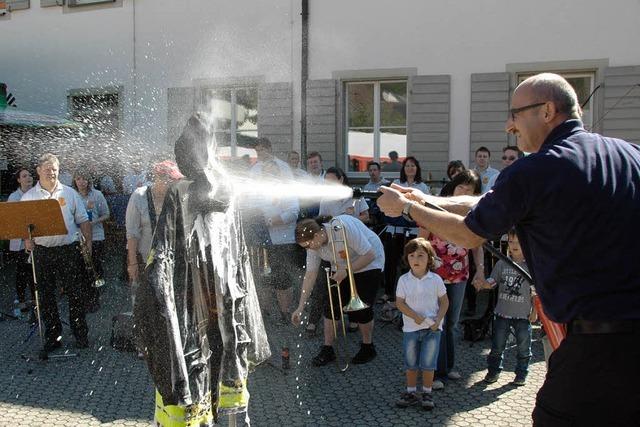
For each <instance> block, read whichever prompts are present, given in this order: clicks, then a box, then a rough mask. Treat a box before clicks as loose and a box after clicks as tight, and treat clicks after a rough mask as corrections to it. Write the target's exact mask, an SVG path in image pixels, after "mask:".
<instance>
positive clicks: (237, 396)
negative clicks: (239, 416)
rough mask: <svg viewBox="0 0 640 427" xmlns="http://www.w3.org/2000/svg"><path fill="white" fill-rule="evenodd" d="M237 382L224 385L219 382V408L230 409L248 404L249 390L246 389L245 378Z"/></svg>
mask: <svg viewBox="0 0 640 427" xmlns="http://www.w3.org/2000/svg"><path fill="white" fill-rule="evenodd" d="M238 383H239V384H237V385H234V386H226V385H224V384H223V383H219V384H218V385H219V388H220V399H219V406H218V408H219V409H230V408H240V407H246V406H247V405H248V404H249V390H247V380H246V379H243V380H240V381H238Z"/></svg>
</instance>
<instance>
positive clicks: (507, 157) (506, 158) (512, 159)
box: [502, 156, 516, 161]
mask: <svg viewBox="0 0 640 427" xmlns="http://www.w3.org/2000/svg"><path fill="white" fill-rule="evenodd" d="M515 159H516V158H515V157H514V156H502V160H511V161H514V160H515Z"/></svg>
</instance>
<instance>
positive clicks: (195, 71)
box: [0, 0, 299, 142]
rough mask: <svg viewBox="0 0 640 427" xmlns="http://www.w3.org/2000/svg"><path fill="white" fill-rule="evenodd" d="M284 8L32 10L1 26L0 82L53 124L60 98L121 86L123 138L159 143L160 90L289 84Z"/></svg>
mask: <svg viewBox="0 0 640 427" xmlns="http://www.w3.org/2000/svg"><path fill="white" fill-rule="evenodd" d="M292 6H293V2H292V1H291V0H270V1H268V2H258V1H252V0H235V1H233V2H229V1H225V0H180V1H174V0H136V1H135V11H134V2H133V1H132V0H123V3H122V6H121V7H82V8H75V9H74V10H73V11H71V12H70V11H69V10H68V9H67V8H62V7H49V8H40V6H39V2H38V1H37V0H34V1H32V2H31V8H30V9H27V10H24V11H16V12H14V13H12V14H11V16H10V19H8V20H7V19H5V20H0V52H1V58H0V81H3V82H5V83H7V84H8V86H9V90H10V91H11V92H12V93H13V94H14V95H15V96H16V98H17V102H18V105H19V107H20V108H23V109H27V110H34V111H38V112H42V113H50V114H57V115H64V114H66V112H67V105H66V95H67V90H68V89H72V88H74V89H75V88H86V87H100V86H123V87H124V93H123V95H124V101H125V105H124V117H125V132H126V133H127V134H128V135H132V136H136V137H142V138H144V139H146V140H148V141H163V142H164V141H165V138H166V136H165V131H166V114H167V98H166V88H167V87H176V86H192V85H193V84H194V81H196V80H202V79H211V80H220V79H225V78H229V77H234V78H237V77H246V76H255V77H259V78H261V79H262V80H264V81H267V82H282V81H285V82H286V81H291V73H292V66H293V62H292V60H291V58H292V52H293V51H294V47H293V45H292V39H291V33H292V31H293V27H292V21H293V18H292ZM297 14H298V15H299V12H297ZM134 15H135V20H134ZM298 15H296V16H298ZM134 37H135V43H134ZM134 52H135V61H134ZM298 61H299V60H298ZM134 64H135V71H134ZM134 74H135V85H134ZM298 85H299V83H298Z"/></svg>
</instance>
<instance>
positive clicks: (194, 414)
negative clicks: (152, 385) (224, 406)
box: [155, 390, 213, 427]
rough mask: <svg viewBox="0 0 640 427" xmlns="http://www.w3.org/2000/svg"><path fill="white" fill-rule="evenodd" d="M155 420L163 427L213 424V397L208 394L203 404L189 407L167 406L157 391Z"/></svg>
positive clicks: (196, 426)
mask: <svg viewBox="0 0 640 427" xmlns="http://www.w3.org/2000/svg"><path fill="white" fill-rule="evenodd" d="M155 420H156V422H157V423H158V424H159V425H161V426H162V427H199V426H201V425H212V424H213V412H212V409H211V395H210V394H207V395H206V396H205V398H204V399H203V401H202V403H200V404H198V403H196V404H193V405H189V406H188V407H184V406H178V405H166V406H165V404H164V402H163V401H162V396H161V395H160V393H159V392H158V390H156V412H155Z"/></svg>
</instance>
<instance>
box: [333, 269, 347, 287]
mask: <svg viewBox="0 0 640 427" xmlns="http://www.w3.org/2000/svg"><path fill="white" fill-rule="evenodd" d="M346 278H347V270H343V269H339V270H338V271H336V272H335V273H333V275H332V276H331V279H332V280H333V281H334V282H336V283H338V284H340V283H341V282H342V281H343V280H344V279H346Z"/></svg>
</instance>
